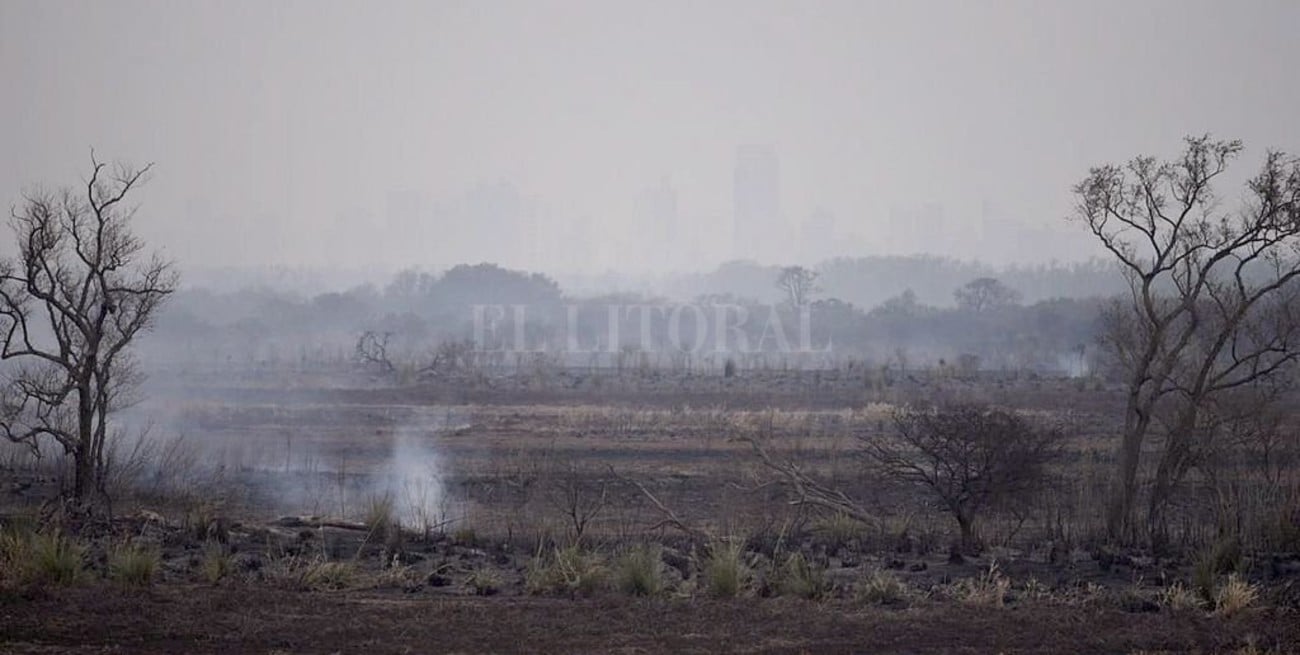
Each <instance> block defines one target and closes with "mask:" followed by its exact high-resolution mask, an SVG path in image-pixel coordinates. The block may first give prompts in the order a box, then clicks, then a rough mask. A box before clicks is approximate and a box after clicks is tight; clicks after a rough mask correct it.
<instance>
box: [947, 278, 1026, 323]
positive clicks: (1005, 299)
mask: <svg viewBox="0 0 1300 655" xmlns="http://www.w3.org/2000/svg"><path fill="white" fill-rule="evenodd" d="M952 295H953V297H954V298H956V299H957V306H958V307H960V308H961V309H964V310H967V311H971V312H975V313H977V314H979V313H983V312H987V311H991V310H995V309H1000V308H1003V307H1010V306H1012V305H1018V304H1020V292H1019V291H1016V290H1015V289H1012V288H1011V287H1009V286H1007V285H1005V284H1003V283H1002V282H1000V281H998V280H997V279H996V278H991V277H981V278H976V279H974V280H971V281H970V282H967V283H966V284H965V285H963V286H962V287H960V288H958V289H957V290H956V291H954V292H953V294H952Z"/></svg>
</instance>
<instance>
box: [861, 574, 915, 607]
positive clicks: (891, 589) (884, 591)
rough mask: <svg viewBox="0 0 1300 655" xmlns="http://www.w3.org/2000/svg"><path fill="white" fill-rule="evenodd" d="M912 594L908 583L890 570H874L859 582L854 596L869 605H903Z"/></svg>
mask: <svg viewBox="0 0 1300 655" xmlns="http://www.w3.org/2000/svg"><path fill="white" fill-rule="evenodd" d="M910 595H911V594H910V593H909V591H908V588H907V585H906V584H904V583H903V581H902V580H899V579H898V577H897V576H895V575H894V574H893V573H890V572H889V571H879V570H877V571H872V572H871V573H869V574H868V575H866V576H865V577H864V578H863V579H862V581H861V582H860V583H859V584H858V586H857V589H856V590H855V592H854V598H856V599H857V601H858V602H859V603H864V604H868V605H903V604H906V603H907V601H908V598H909V596H910Z"/></svg>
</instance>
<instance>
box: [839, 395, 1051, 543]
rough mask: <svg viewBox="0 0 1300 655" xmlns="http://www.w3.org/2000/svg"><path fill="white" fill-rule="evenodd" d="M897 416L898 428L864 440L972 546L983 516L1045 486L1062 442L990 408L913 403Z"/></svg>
mask: <svg viewBox="0 0 1300 655" xmlns="http://www.w3.org/2000/svg"><path fill="white" fill-rule="evenodd" d="M892 418H893V424H894V425H893V430H892V432H887V433H886V434H884V435H878V436H871V437H864V438H863V445H864V447H865V449H866V454H867V457H868V459H869V460H870V461H871V462H872V463H873V464H875V465H876V467H877V468H878V469H879V471H880V473H881V474H883V475H884V476H885V477H887V478H891V479H894V480H897V481H900V482H903V483H906V484H912V485H916V486H918V487H921V488H923V489H925V490H927V491H928V492H929V493H930V494H931V495H933V496H934V498H935V499H936V500H937V501H939V503H941V504H942V505H943V507H944V508H945V509H946V510H947V511H948V512H949V513H950V514H952V516H953V518H954V519H956V521H957V526H958V528H959V529H960V530H961V541H962V545H963V546H965V547H970V546H972V545H974V544H975V541H976V520H977V519H978V518H979V516H980V514H981V513H983V512H985V511H987V510H989V509H995V508H999V507H1005V506H1007V505H1008V504H1010V503H1013V502H1023V501H1024V499H1025V498H1026V497H1027V496H1028V495H1029V494H1032V493H1033V492H1034V491H1035V490H1037V489H1038V488H1039V486H1040V485H1041V484H1042V483H1043V482H1044V478H1045V474H1046V466H1047V464H1048V463H1049V462H1050V461H1051V458H1052V457H1053V456H1054V454H1055V452H1056V446H1057V444H1058V443H1059V434H1058V433H1057V432H1055V431H1052V430H1045V429H1041V428H1039V427H1038V426H1035V425H1034V424H1033V423H1031V422H1030V421H1028V420H1027V419H1025V418H1024V417H1021V416H1020V415H1018V414H1015V413H1013V412H1010V411H1007V410H1003V409H997V408H992V407H988V406H984V405H976V404H964V405H952V406H946V407H937V408H929V407H914V406H908V407H903V408H900V409H898V410H896V411H895V412H894V413H893V417H892Z"/></svg>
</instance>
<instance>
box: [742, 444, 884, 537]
mask: <svg viewBox="0 0 1300 655" xmlns="http://www.w3.org/2000/svg"><path fill="white" fill-rule="evenodd" d="M730 441H739V442H744V443H748V444H749V446H750V448H752V449H753V451H754V454H755V455H757V456H758V459H759V461H760V462H762V463H763V465H764V466H766V467H767V468H769V469H771V470H772V471H775V472H776V473H778V474H779V475H780V476H781V479H780V480H779V481H778V482H780V483H781V484H783V485H784V486H785V487H787V488H789V489H790V490H791V492H792V495H793V496H794V498H793V499H791V500H790V504H791V505H799V506H810V507H819V508H821V509H825V510H830V511H832V512H836V513H839V514H843V515H845V516H848V517H850V518H852V519H855V520H858V521H861V522H862V523H865V524H867V525H869V526H872V527H873V528H878V527H879V526H880V522H879V521H878V520H877V519H876V517H875V515H873V514H872V513H871V512H868V511H867V510H866V509H864V508H863V507H862V506H861V505H859V504H858V503H856V502H854V501H853V499H851V498H849V497H848V496H847V495H845V493H844V492H842V491H840V490H838V489H832V488H830V487H827V486H826V485H824V484H821V483H820V482H817V481H816V480H813V479H812V478H810V477H808V475H807V474H806V473H804V472H803V471H801V470H799V466H798V465H797V464H795V463H794V462H792V461H785V462H778V461H776V460H775V459H773V458H772V456H771V455H770V454H768V452H767V451H766V450H764V449H763V447H762V446H760V445H759V444H758V441H757V440H755V439H754V438H753V437H733V438H731V439H730Z"/></svg>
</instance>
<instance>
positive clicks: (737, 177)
mask: <svg viewBox="0 0 1300 655" xmlns="http://www.w3.org/2000/svg"><path fill="white" fill-rule="evenodd" d="M732 202H733V205H732V212H733V213H732V217H733V223H732V256H733V257H737V258H755V259H760V260H773V261H774V260H778V259H780V258H781V252H780V249H781V244H782V241H783V237H784V225H783V223H782V222H781V163H780V160H778V159H777V156H776V152H775V151H774V150H773V149H772V148H771V147H770V146H761V145H745V146H740V147H738V148H736V164H735V169H734V177H733V181H732Z"/></svg>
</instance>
